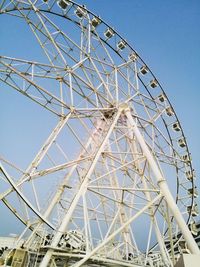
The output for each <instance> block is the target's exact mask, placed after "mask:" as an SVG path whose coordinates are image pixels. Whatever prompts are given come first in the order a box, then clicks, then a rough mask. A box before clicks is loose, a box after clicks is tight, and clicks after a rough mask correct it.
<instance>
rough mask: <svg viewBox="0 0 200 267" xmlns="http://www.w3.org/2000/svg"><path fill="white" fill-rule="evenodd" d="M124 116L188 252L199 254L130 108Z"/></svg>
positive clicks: (199, 251)
mask: <svg viewBox="0 0 200 267" xmlns="http://www.w3.org/2000/svg"><path fill="white" fill-rule="evenodd" d="M124 112H125V114H126V116H127V119H128V120H129V122H130V125H131V127H132V130H133V133H134V135H135V137H136V138H137V141H138V142H139V144H140V146H141V148H142V151H143V153H144V155H145V156H146V159H147V161H148V163H149V165H150V166H151V169H152V171H153V173H154V175H155V177H156V179H157V181H158V186H159V187H160V191H161V193H162V195H163V196H164V197H165V200H166V202H167V204H168V206H169V208H170V210H171V212H172V214H173V215H174V218H175V219H176V222H177V224H178V226H179V228H180V230H181V232H182V234H183V236H184V238H185V240H186V242H187V244H188V247H189V249H190V251H191V252H192V253H193V254H200V250H199V248H198V246H197V244H196V242H195V240H194V238H193V236H192V234H191V233H190V231H189V229H188V227H187V225H186V223H185V221H184V219H183V217H182V214H181V212H180V211H179V209H178V207H177V205H176V202H175V200H174V198H173V196H172V194H171V192H170V190H169V187H168V185H167V182H166V180H165V178H164V177H163V175H162V173H161V171H160V169H159V167H158V165H157V163H156V161H155V159H154V157H153V155H152V153H151V151H150V150H149V148H148V146H147V144H146V142H145V140H144V138H143V136H142V134H141V133H140V131H139V129H138V127H137V124H136V122H135V121H134V119H133V117H132V115H131V112H130V108H128V107H127V108H125V111H124Z"/></svg>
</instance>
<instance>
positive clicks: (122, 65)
mask: <svg viewBox="0 0 200 267" xmlns="http://www.w3.org/2000/svg"><path fill="white" fill-rule="evenodd" d="M0 15H1V16H11V17H12V18H14V19H15V20H16V21H20V23H24V27H27V29H29V31H30V32H31V33H32V36H33V38H35V39H34V40H36V41H37V43H38V45H39V46H40V52H41V56H40V57H37V58H39V60H32V59H31V57H32V55H31V51H30V58H26V59H24V58H16V57H11V56H12V55H11V56H10V57H8V56H4V55H1V56H0V80H1V83H2V84H3V86H4V87H5V88H6V89H7V87H10V88H12V89H14V90H16V91H18V92H19V93H21V95H22V96H21V97H26V98H29V100H30V101H32V102H34V103H35V105H39V106H40V107H41V112H46V113H48V116H49V117H52V118H53V119H54V121H55V126H54V128H53V130H51V133H50V134H49V136H48V137H47V138H46V141H45V142H44V144H43V145H42V146H41V147H40V149H39V151H38V153H37V154H36V156H35V158H34V159H33V160H31V161H30V164H29V166H28V167H27V168H26V169H25V170H22V168H21V167H19V166H16V164H15V162H11V161H10V160H9V159H7V158H4V157H1V165H0V168H1V176H0V182H1V188H2V189H1V192H0V200H1V201H2V202H3V203H4V204H5V205H6V206H7V207H8V208H9V209H10V210H11V212H12V213H13V214H14V215H15V216H16V217H17V218H18V220H20V221H21V222H22V223H23V224H24V230H23V232H22V233H21V235H20V237H19V241H20V240H21V239H23V240H25V241H24V244H23V248H24V249H26V250H27V252H28V255H29V257H28V258H27V259H28V260H29V265H28V264H27V265H25V266H36V265H35V264H36V262H37V264H38V265H37V266H41V267H46V266H50V264H52V265H51V266H74V267H78V266H84V265H85V264H87V266H173V265H174V264H175V262H176V260H177V257H178V255H180V254H181V253H183V252H184V251H187V252H188V253H196V254H199V249H198V246H197V245H196V243H195V241H194V238H193V236H194V235H195V234H196V233H197V230H196V224H195V223H196V222H195V218H196V216H197V215H198V209H197V204H196V202H195V199H196V197H197V195H198V193H197V189H196V187H195V184H194V180H195V174H194V170H193V167H192V162H191V156H190V153H189V150H188V146H187V143H186V139H185V136H184V133H183V130H182V127H181V124H180V122H179V120H178V118H177V116H176V113H175V111H174V109H173V107H172V105H171V103H170V101H169V99H168V98H167V95H166V94H165V92H164V91H163V89H162V87H161V85H160V83H159V81H158V80H157V79H156V77H155V76H154V74H153V73H152V71H151V70H150V68H149V67H148V66H147V65H146V64H145V62H144V61H143V60H142V58H141V57H140V56H139V55H138V53H137V52H136V51H135V50H134V49H133V48H132V47H131V46H130V44H128V42H127V41H126V40H124V39H123V38H122V37H121V36H120V35H119V34H118V33H117V32H116V30H114V29H113V28H112V27H111V26H109V25H108V24H107V23H105V22H104V21H103V20H102V18H100V17H98V16H96V15H95V14H93V13H92V12H91V11H89V10H88V9H87V8H86V7H85V6H80V5H78V4H77V3H75V2H73V1H70V0H69V1H67V0H58V1H57V0H56V1H55V0H44V1H41V0H36V1H34V2H33V1H31V0H25V1H19V0H15V1H7V0H2V1H1V3H0ZM19 38H20V36H19ZM8 89H9V88H8ZM46 127H48V122H47V123H46ZM30 147H31V146H30ZM20 244H21V243H20ZM27 259H26V260H27Z"/></svg>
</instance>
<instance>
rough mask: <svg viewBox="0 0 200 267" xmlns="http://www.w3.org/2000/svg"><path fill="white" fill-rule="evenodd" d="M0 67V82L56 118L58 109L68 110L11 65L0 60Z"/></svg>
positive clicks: (58, 112)
mask: <svg viewBox="0 0 200 267" xmlns="http://www.w3.org/2000/svg"><path fill="white" fill-rule="evenodd" d="M0 65H1V74H2V75H1V77H0V80H1V81H2V82H4V83H5V84H7V85H9V86H10V87H12V88H13V89H15V90H17V91H18V92H20V93H21V94H23V95H24V96H26V97H28V98H30V99H31V100H33V101H34V102H36V103H38V104H39V105H41V106H42V107H44V108H45V109H47V110H49V111H51V112H52V113H54V114H56V115H58V116H59V115H60V111H59V110H58V108H59V109H61V107H65V108H67V109H68V108H69V107H68V106H67V105H66V103H64V102H63V101H61V100H60V99H59V97H57V96H55V95H53V94H52V93H51V92H48V90H46V89H44V88H43V87H42V86H40V85H38V84H37V82H35V81H34V80H32V78H31V76H30V78H29V77H28V76H27V75H26V73H23V72H21V71H20V70H18V69H17V68H16V67H14V66H12V64H10V63H6V62H4V61H3V60H1V62H0ZM32 66H34V64H32ZM32 77H33V75H32Z"/></svg>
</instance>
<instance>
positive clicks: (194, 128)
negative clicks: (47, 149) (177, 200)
mask: <svg viewBox="0 0 200 267" xmlns="http://www.w3.org/2000/svg"><path fill="white" fill-rule="evenodd" d="M77 2H78V3H84V4H85V5H86V6H87V7H88V8H89V9H90V10H91V11H93V12H94V13H96V14H97V15H100V16H101V17H102V18H103V19H104V20H105V21H106V22H107V23H108V24H110V25H111V26H113V27H114V28H115V29H116V30H117V31H118V32H119V33H120V34H121V35H122V36H123V37H124V38H125V39H126V40H127V41H128V42H129V43H130V44H131V45H132V46H133V47H134V48H135V50H136V51H137V52H138V53H139V54H140V56H141V57H142V58H143V60H144V61H145V62H146V63H147V64H148V65H149V66H150V68H151V70H152V71H153V72H154V74H155V75H156V77H157V78H158V80H159V81H160V83H161V84H162V85H163V88H164V90H165V92H166V94H167V95H168V97H169V99H170V100H171V102H172V105H173V107H174V109H175V110H176V112H177V115H178V117H179V119H180V122H181V124H182V126H183V129H184V133H185V135H186V138H187V142H188V144H189V148H190V152H191V154H192V158H193V165H194V168H195V169H196V173H197V182H198V187H199V191H200V182H199V181H198V179H200V178H199V177H200V155H199V153H200V122H199V121H200V119H199V118H200V82H199V78H200V75H199V72H200V30H199V29H200V1H199V0H168V1H164V0H163V1H160V0H151V1H148V0H121V1H120V0H109V1H108V0H85V1H77ZM0 25H1V27H0V36H1V42H0V54H2V53H4V52H5V51H7V53H12V51H15V52H16V50H20V51H19V52H20V54H21V55H23V56H24V58H27V56H28V55H29V53H30V51H27V50H26V51H24V50H23V48H22V49H21V47H17V45H16V43H17V40H18V39H19V38H21V39H22V40H23V42H24V43H27V44H28V42H29V40H28V39H27V35H26V31H25V32H23V31H21V30H20V29H22V28H21V26H20V25H19V27H18V24H15V22H14V21H12V20H8V19H5V18H4V17H3V16H2V15H1V16H0ZM30 50H31V48H30ZM35 53H36V51H35ZM7 55H8V54H7ZM10 56H12V54H10ZM10 90H11V89H10ZM18 101H21V95H18V94H17V93H15V92H5V91H4V90H3V86H1V97H0V114H1V115H0V117H1V134H0V137H1V138H0V154H1V153H2V152H3V155H4V156H6V155H7V154H8V155H9V156H10V157H11V160H12V157H13V159H14V158H16V155H13V154H15V153H19V151H20V150H21V143H19V144H16V142H15V139H14V136H15V135H18V138H19V139H20V141H21V142H22V143H23V144H24V147H23V153H24V154H23V155H21V156H19V158H18V159H17V161H18V164H22V166H23V165H24V166H25V165H26V164H28V162H26V159H24V155H25V154H26V153H29V156H30V157H33V156H34V154H35V153H36V151H37V150H38V147H34V148H33V149H32V151H31V152H30V151H28V144H30V142H32V140H34V138H36V139H37V138H40V139H41V143H42V140H44V138H45V137H46V135H47V131H46V130H45V127H44V126H45V123H47V122H46V121H47V118H48V116H47V115H44V116H43V117H42V118H40V120H38V122H37V125H35V124H34V123H33V121H32V119H34V117H32V115H31V113H28V112H27V109H30V110H34V104H33V103H30V101H28V100H24V102H23V106H21V105H20V106H19V105H18ZM26 108H27V109H26ZM35 112H38V113H37V114H38V118H39V117H40V110H39V109H37V110H36V111H35ZM48 123H50V125H48V127H49V128H48V129H50V128H51V127H53V125H54V123H53V122H48ZM41 129H42V130H41ZM13 151H14V153H12V152H13ZM22 158H23V160H22ZM2 213H4V214H5V216H2ZM0 217H1V223H0V234H8V233H9V232H11V231H12V232H17V231H18V229H17V228H16V231H15V230H14V229H13V226H14V221H12V220H10V219H9V218H8V216H7V212H6V211H5V210H4V209H2V208H1V207H0ZM2 217H3V218H4V219H3V222H2ZM11 229H12V230H11Z"/></svg>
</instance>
